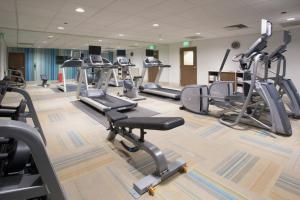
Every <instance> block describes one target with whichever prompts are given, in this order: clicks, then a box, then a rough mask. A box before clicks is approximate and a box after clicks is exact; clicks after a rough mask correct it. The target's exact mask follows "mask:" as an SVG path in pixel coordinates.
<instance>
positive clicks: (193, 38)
mask: <svg viewBox="0 0 300 200" xmlns="http://www.w3.org/2000/svg"><path fill="white" fill-rule="evenodd" d="M202 38H204V37H202V36H196V35H193V36H187V37H185V39H189V40H199V39H202Z"/></svg>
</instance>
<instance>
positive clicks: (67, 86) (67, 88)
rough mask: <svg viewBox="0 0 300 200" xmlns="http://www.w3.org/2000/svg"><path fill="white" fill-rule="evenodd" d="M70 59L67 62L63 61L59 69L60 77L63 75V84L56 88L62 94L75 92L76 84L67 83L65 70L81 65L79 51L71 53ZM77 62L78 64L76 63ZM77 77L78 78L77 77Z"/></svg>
mask: <svg viewBox="0 0 300 200" xmlns="http://www.w3.org/2000/svg"><path fill="white" fill-rule="evenodd" d="M71 54H72V57H71V59H69V60H66V61H64V63H63V64H62V66H61V67H60V68H61V69H62V75H63V83H62V84H60V85H58V86H57V88H58V89H59V90H61V91H63V92H75V91H76V90H77V84H76V83H67V81H66V69H68V68H78V66H79V65H78V64H80V63H81V61H79V60H80V57H81V53H80V51H72V53H71ZM76 62H79V63H76ZM77 77H78V76H77Z"/></svg>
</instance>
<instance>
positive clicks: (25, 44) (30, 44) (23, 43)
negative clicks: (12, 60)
mask: <svg viewBox="0 0 300 200" xmlns="http://www.w3.org/2000/svg"><path fill="white" fill-rule="evenodd" d="M33 45H34V44H33V43H25V42H20V43H18V46H26V47H33Z"/></svg>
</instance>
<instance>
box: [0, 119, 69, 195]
mask: <svg viewBox="0 0 300 200" xmlns="http://www.w3.org/2000/svg"><path fill="white" fill-rule="evenodd" d="M0 130H1V131H0V137H5V138H14V139H16V140H17V141H23V142H24V143H25V144H26V145H27V146H28V147H29V149H30V151H31V154H32V157H33V160H34V162H35V164H36V166H37V168H38V171H39V173H40V175H41V178H42V180H43V183H44V184H45V187H46V188H47V189H48V190H49V193H50V195H51V199H52V198H53V199H57V200H64V199H66V198H65V195H64V192H63V189H62V187H61V185H60V183H59V181H58V178H57V175H56V173H55V171H54V169H53V166H52V163H51V161H50V158H49V156H48V154H47V151H46V148H45V145H44V143H43V140H42V138H41V135H40V134H39V133H38V131H37V130H36V129H34V128H33V127H31V126H29V125H28V124H26V123H23V122H19V121H13V120H11V121H10V120H0Z"/></svg>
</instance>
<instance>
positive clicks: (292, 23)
mask: <svg viewBox="0 0 300 200" xmlns="http://www.w3.org/2000/svg"><path fill="white" fill-rule="evenodd" d="M280 26H281V27H283V28H287V27H294V26H300V20H297V21H291V22H283V23H280Z"/></svg>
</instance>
